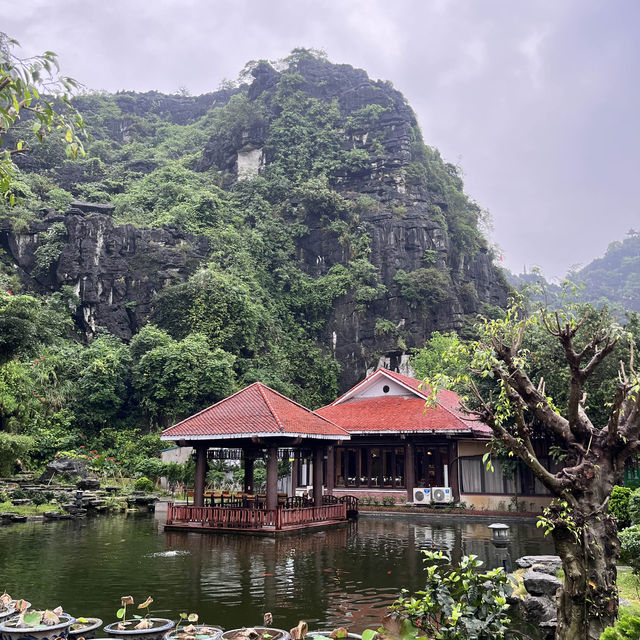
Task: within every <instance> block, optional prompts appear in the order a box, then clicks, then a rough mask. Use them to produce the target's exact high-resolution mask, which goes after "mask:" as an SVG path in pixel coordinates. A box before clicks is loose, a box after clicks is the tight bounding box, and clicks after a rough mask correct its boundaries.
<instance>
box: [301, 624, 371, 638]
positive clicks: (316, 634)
mask: <svg viewBox="0 0 640 640" xmlns="http://www.w3.org/2000/svg"><path fill="white" fill-rule="evenodd" d="M365 631H366V632H369V633H367V638H365V640H375V636H376V632H375V631H372V630H371V629H366V630H365ZM289 633H290V635H291V640H304V639H305V638H312V639H313V640H347V639H349V640H362V639H363V638H364V635H362V636H360V635H358V634H357V633H349V631H348V630H347V629H345V628H344V627H338V628H337V629H334V630H333V631H329V630H327V631H324V630H323V631H308V626H307V623H306V622H303V621H300V622H299V623H298V626H297V627H294V628H293V629H291V631H290V632H289Z"/></svg>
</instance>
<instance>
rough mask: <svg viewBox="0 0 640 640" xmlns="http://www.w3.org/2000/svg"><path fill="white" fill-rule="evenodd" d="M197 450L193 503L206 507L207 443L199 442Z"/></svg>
mask: <svg viewBox="0 0 640 640" xmlns="http://www.w3.org/2000/svg"><path fill="white" fill-rule="evenodd" d="M195 450H196V474H195V478H194V482H193V504H194V506H196V507H204V485H205V482H206V480H207V467H208V466H209V465H208V464H207V451H208V450H209V445H208V444H207V443H204V442H202V443H200V442H199V443H198V444H196V446H195Z"/></svg>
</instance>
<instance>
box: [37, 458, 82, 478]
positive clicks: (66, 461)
mask: <svg viewBox="0 0 640 640" xmlns="http://www.w3.org/2000/svg"><path fill="white" fill-rule="evenodd" d="M56 474H57V475H61V476H65V477H67V478H86V477H87V466H86V463H85V462H84V461H83V460H80V459H78V458H67V457H64V456H62V457H60V458H56V459H55V460H52V461H51V462H50V463H49V464H48V465H47V468H46V469H45V470H44V473H43V474H42V475H41V476H40V482H48V481H49V480H51V478H53V476H54V475H56Z"/></svg>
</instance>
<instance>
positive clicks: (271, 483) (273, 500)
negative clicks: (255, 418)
mask: <svg viewBox="0 0 640 640" xmlns="http://www.w3.org/2000/svg"><path fill="white" fill-rule="evenodd" d="M277 507H278V447H273V446H270V447H269V450H268V454H267V509H277Z"/></svg>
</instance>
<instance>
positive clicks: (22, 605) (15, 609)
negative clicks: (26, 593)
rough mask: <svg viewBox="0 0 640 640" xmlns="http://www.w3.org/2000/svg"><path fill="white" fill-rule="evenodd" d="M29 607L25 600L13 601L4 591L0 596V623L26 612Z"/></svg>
mask: <svg viewBox="0 0 640 640" xmlns="http://www.w3.org/2000/svg"><path fill="white" fill-rule="evenodd" d="M30 606H31V603H30V602H27V601H26V600H14V599H13V598H12V597H11V596H10V595H9V594H8V593H7V592H6V591H5V592H4V593H3V594H2V595H1V596H0V622H2V621H3V620H5V619H6V618H10V617H11V616H15V615H18V614H19V613H22V612H23V611H26V610H27V609H28V608H29V607H30Z"/></svg>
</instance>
